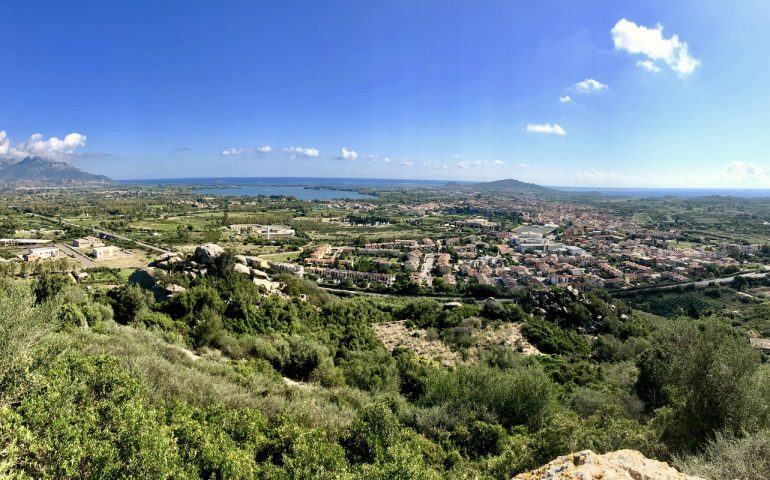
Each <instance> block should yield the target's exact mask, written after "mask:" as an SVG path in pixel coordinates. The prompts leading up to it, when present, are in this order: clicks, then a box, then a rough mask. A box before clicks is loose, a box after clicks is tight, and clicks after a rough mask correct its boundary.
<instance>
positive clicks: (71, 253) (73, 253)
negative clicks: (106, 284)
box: [56, 243, 98, 268]
mask: <svg viewBox="0 0 770 480" xmlns="http://www.w3.org/2000/svg"><path fill="white" fill-rule="evenodd" d="M56 246H57V247H59V250H61V251H62V252H64V254H65V255H67V256H68V257H70V258H75V259H77V260H79V261H80V263H81V264H82V265H83V267H84V268H92V267H97V266H98V265H97V264H96V262H95V261H93V260H92V259H90V258H88V257H87V256H85V255H83V254H82V253H80V252H78V251H77V250H75V249H74V248H72V247H70V246H69V245H65V244H64V243H57V244H56Z"/></svg>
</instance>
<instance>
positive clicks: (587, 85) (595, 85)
mask: <svg viewBox="0 0 770 480" xmlns="http://www.w3.org/2000/svg"><path fill="white" fill-rule="evenodd" d="M608 88H609V87H608V86H607V84H606V83H602V82H600V81H599V80H594V79H593V78H586V79H585V80H583V81H582V82H577V83H576V84H575V89H576V90H577V91H578V92H580V93H590V92H599V91H601V90H607V89H608Z"/></svg>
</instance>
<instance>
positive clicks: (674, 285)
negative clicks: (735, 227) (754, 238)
mask: <svg viewBox="0 0 770 480" xmlns="http://www.w3.org/2000/svg"><path fill="white" fill-rule="evenodd" d="M765 270H767V266H765ZM769 275H770V272H767V271H765V272H750V273H738V274H736V275H731V276H729V277H720V278H711V279H708V280H692V281H688V282H679V283H669V284H666V285H649V286H641V287H634V288H626V289H624V290H610V293H633V292H654V291H658V290H670V289H672V288H678V287H689V286H690V285H694V286H695V287H696V288H704V287H708V286H709V285H710V284H712V283H716V284H725V283H730V282H732V281H733V280H735V277H745V278H767V277H768V276H769Z"/></svg>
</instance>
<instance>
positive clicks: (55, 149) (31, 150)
mask: <svg viewBox="0 0 770 480" xmlns="http://www.w3.org/2000/svg"><path fill="white" fill-rule="evenodd" d="M85 145H86V136H85V135H82V134H80V133H76V132H73V133H70V134H69V135H67V136H65V137H64V138H63V139H59V138H57V137H51V138H49V139H45V138H44V137H43V135H42V134H40V133H35V134H33V135H31V136H30V137H29V138H28V139H27V141H26V142H24V143H20V144H17V145H13V144H12V143H11V140H10V139H9V138H8V135H7V134H6V132H5V131H4V130H3V131H0V155H10V156H12V157H16V158H24V157H28V156H38V157H44V158H50V159H55V160H56V159H61V158H64V157H67V156H70V155H73V154H74V153H75V150H77V149H78V148H81V147H84V146H85Z"/></svg>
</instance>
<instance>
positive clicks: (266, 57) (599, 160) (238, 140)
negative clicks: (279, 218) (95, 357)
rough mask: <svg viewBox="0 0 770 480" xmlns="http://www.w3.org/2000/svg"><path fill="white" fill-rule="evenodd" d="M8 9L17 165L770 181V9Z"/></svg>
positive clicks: (58, 5)
mask: <svg viewBox="0 0 770 480" xmlns="http://www.w3.org/2000/svg"><path fill="white" fill-rule="evenodd" d="M0 18H3V19H4V20H5V21H4V22H3V28H2V29H0V41H1V42H2V45H4V46H5V49H4V55H3V57H2V61H1V62H2V63H0V65H2V66H1V67H0V91H2V93H3V95H2V103H0V132H4V133H0V155H5V156H20V155H24V154H27V153H39V154H46V155H48V156H51V157H55V158H62V159H66V160H68V161H70V162H71V163H73V164H76V165H78V166H80V167H82V168H85V169H88V170H89V171H92V172H95V173H103V174H107V175H110V176H112V177H114V178H159V177H181V176H184V177H195V176H327V177H338V176H347V177H385V178H434V179H444V178H446V179H470V180H491V179H499V178H518V179H522V180H526V181H534V182H538V183H542V184H548V185H573V186H582V185H585V186H615V187H617V186H665V187H764V188H769V187H770V160H769V159H770V156H769V154H770V135H768V133H767V125H768V119H770V94H769V93H768V85H770V63H768V62H767V61H766V58H767V52H766V50H767V45H769V44H770V29H768V28H767V25H768V22H770V2H767V1H764V0H758V1H741V2H734V3H730V4H729V5H727V4H725V3H724V2H716V1H698V2H677V1H671V0H668V1H645V2H621V1H610V0H607V1H600V0H592V1H577V0H565V1H561V2H556V1H542V2H502V1H499V2H498V1H484V2H473V1H463V2H460V1H451V0H449V1H448V0H436V1H432V0H421V1H418V2H415V1H413V0H412V1H388V2H374V1H371V2H369V1H364V2H362V1H360V0H359V1H329V2H318V1H285V0H282V1H275V2H267V1H264V2H253V1H250V2H235V1H222V2H203V1H185V2H182V1H178V2H177V1H163V2H157V1H155V2H143V1H131V2H54V1H50V2H45V1H40V2H29V1H23V0H22V1H16V0H5V1H3V2H2V3H0ZM661 29H662V30H661ZM586 80H589V81H586ZM580 82H583V83H580ZM581 85H582V88H581ZM566 97H569V101H566V100H567V98H566ZM562 100H563V101H562ZM34 134H39V135H36V136H34V137H33V135H34ZM51 137H54V138H51Z"/></svg>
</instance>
